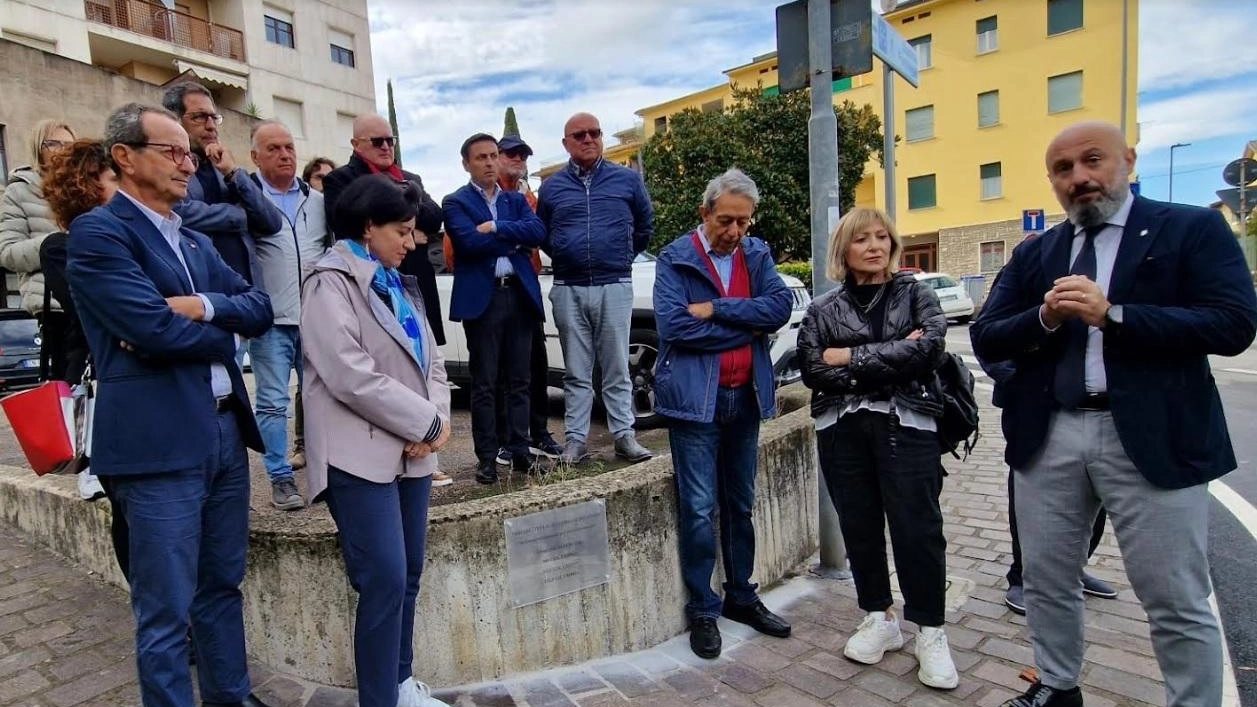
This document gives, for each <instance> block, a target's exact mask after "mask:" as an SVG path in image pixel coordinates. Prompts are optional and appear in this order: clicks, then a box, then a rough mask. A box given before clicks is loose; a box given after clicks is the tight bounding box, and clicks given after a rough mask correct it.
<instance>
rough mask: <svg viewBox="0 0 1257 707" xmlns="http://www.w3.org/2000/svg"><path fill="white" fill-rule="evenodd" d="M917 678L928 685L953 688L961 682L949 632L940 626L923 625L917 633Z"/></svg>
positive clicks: (946, 688)
mask: <svg viewBox="0 0 1257 707" xmlns="http://www.w3.org/2000/svg"><path fill="white" fill-rule="evenodd" d="M917 663H919V664H920V665H921V669H920V670H918V671H917V679H918V680H920V681H921V684H923V685H925V686H926V687H937V688H939V689H941V690H951V689H952V688H954V687H956V686H957V685H959V684H960V676H959V675H958V674H957V673H956V664H955V663H953V662H952V659H951V648H950V647H949V646H948V645H947V634H946V633H944V632H943V629H942V628H941V627H938V626H933V627H931V626H922V627H921V631H920V632H919V633H917Z"/></svg>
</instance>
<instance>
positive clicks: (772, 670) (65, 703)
mask: <svg viewBox="0 0 1257 707" xmlns="http://www.w3.org/2000/svg"><path fill="white" fill-rule="evenodd" d="M979 397H981V398H986V397H989V392H984V391H981V390H980V391H979ZM983 414H984V417H983V424H982V428H983V429H982V433H983V435H984V437H983V438H982V440H981V441H980V442H979V444H978V449H977V451H976V452H974V453H973V454H972V455H970V457H969V459H968V461H966V462H963V463H962V462H960V461H958V460H952V459H947V460H946V466H947V468H948V470H949V471H950V476H948V477H947V480H946V482H945V484H944V491H943V496H942V501H943V512H944V516H945V518H946V520H947V523H946V525H945V530H946V533H947V540H948V577H949V580H950V588H949V591H948V600H949V604H948V608H949V613H948V616H947V620H948V627H947V630H948V636H949V638H950V640H951V645H952V649H953V654H954V656H955V659H956V664H957V668H958V669H960V670H961V679H960V686H959V688H957V689H956V690H951V691H936V690H931V689H930V688H926V687H924V686H922V685H921V684H920V683H919V682H918V681H917V678H916V670H917V665H916V659H915V658H914V657H913V652H912V642H911V641H909V642H908V644H907V645H906V646H905V647H904V649H903V650H902V651H900V652H898V653H892V654H888V655H887V656H886V658H885V659H884V660H883V661H882V663H881V664H880V665H878V666H875V667H869V666H862V665H858V664H856V663H852V662H850V661H847V660H846V659H845V658H843V657H842V647H843V644H844V643H845V641H846V639H847V636H848V635H850V633H851V632H852V631H853V630H854V629H855V626H856V624H857V623H858V622H859V620H860V618H861V617H862V612H860V610H859V609H858V608H857V606H856V603H855V589H854V587H853V586H852V585H851V583H850V582H834V581H830V580H822V579H817V578H815V577H812V576H810V575H807V574H803V575H800V576H797V577H795V578H793V579H791V580H789V581H787V582H785V583H784V584H783V585H781V586H779V587H777V588H775V589H774V590H773V591H771V592H768V593H767V594H766V595H765V597H764V600H765V603H766V604H768V606H769V607H771V608H773V609H774V610H777V611H779V612H780V613H782V614H783V615H784V616H785V617H786V618H787V619H788V620H790V621H791V622H792V623H793V625H794V635H793V636H792V637H791V638H789V639H786V640H781V639H774V638H769V637H766V636H759V635H757V634H754V632H752V631H750V629H747V628H746V627H743V626H740V625H738V624H732V623H730V622H728V621H725V620H723V619H722V620H721V630H722V633H723V634H724V637H725V651H724V654H723V655H722V656H721V658H720V659H719V660H716V661H703V660H700V659H698V658H695V657H694V656H693V654H691V653H690V652H689V644H688V638H687V636H685V635H682V636H679V637H677V638H675V639H673V640H671V641H668V642H666V643H664V644H663V645H661V646H658V647H656V648H654V649H651V650H647V651H642V652H639V653H635V654H631V655H625V656H618V657H615V658H612V659H608V660H604V661H599V662H596V663H592V664H587V665H583V666H575V667H568V668H561V669H556V670H553V671H549V672H546V673H540V674H533V675H526V676H521V677H519V678H517V679H514V680H511V681H508V682H504V683H495V684H490V685H481V686H472V687H466V688H456V689H453V690H445V691H440V692H438V693H437V695H438V696H439V697H441V698H442V699H444V700H445V701H447V702H449V703H450V704H453V705H458V706H460V707H512V706H517V707H577V706H579V707H611V706H612V705H615V706H621V707H622V706H628V705H634V706H642V707H646V706H649V707H682V706H689V705H694V706H700V705H701V706H702V707H753V706H758V707H816V706H819V705H831V706H833V707H845V706H847V705H851V706H858V707H879V706H882V705H909V706H911V707H930V706H933V705H979V706H980V707H986V706H990V705H999V704H1000V703H1001V702H1002V701H1004V700H1006V699H1008V698H1010V697H1012V696H1013V695H1014V694H1017V693H1020V692H1021V691H1022V690H1024V688H1025V686H1026V683H1024V682H1022V681H1021V680H1020V679H1019V678H1018V674H1019V673H1020V672H1021V670H1022V669H1023V668H1024V667H1025V666H1027V665H1030V664H1032V662H1033V658H1032V655H1031V651H1030V648H1029V644H1028V640H1027V630H1026V626H1025V619H1024V618H1022V617H1019V616H1016V615H1015V614H1013V613H1012V612H1010V611H1008V610H1007V609H1006V608H1005V606H1004V603H1003V595H1004V588H1005V585H1004V579H1003V576H1004V572H1005V571H1006V570H1007V561H1008V557H1009V553H1010V547H1009V535H1008V519H1007V515H1006V505H1007V504H1006V496H1005V483H1006V476H1007V469H1006V467H1005V466H1004V465H1003V462H1002V455H1003V441H1002V439H1001V437H1000V432H999V418H998V411H996V410H994V409H991V408H989V407H988V408H985V409H984V410H983ZM1091 572H1092V573H1093V574H1095V575H1097V576H1099V577H1102V578H1104V579H1106V580H1109V581H1112V582H1113V583H1115V584H1116V585H1117V586H1118V587H1119V588H1120V589H1121V590H1122V592H1121V595H1120V596H1119V598H1118V599H1116V600H1103V599H1095V598H1088V599H1087V645H1088V649H1087V663H1086V665H1085V667H1084V670H1083V681H1082V682H1083V690H1084V692H1085V694H1086V699H1087V705H1088V707H1109V706H1111V705H1145V704H1154V705H1159V704H1164V693H1163V691H1162V685H1161V682H1160V680H1159V676H1160V671H1159V670H1158V668H1157V665H1156V661H1155V660H1154V658H1153V657H1152V647H1151V644H1150V643H1149V640H1148V625H1147V622H1146V621H1145V619H1144V616H1143V612H1142V610H1141V609H1140V608H1139V605H1138V603H1137V602H1136V600H1135V597H1134V594H1133V593H1132V592H1131V591H1130V588H1129V584H1128V583H1127V581H1126V576H1125V573H1124V572H1123V570H1122V564H1121V560H1120V558H1119V557H1118V551H1117V546H1116V543H1115V542H1114V540H1113V538H1112V536H1111V534H1110V535H1108V536H1106V537H1105V540H1104V542H1103V543H1102V544H1101V545H1100V548H1099V549H1098V550H1097V552H1096V558H1095V560H1094V561H1093V563H1092V566H1091ZM905 628H907V629H908V631H909V632H911V631H914V630H915V626H911V625H907V624H906V625H905ZM131 632H132V621H131V618H130V610H129V607H128V605H127V602H126V597H125V595H124V594H123V593H122V592H121V591H119V590H117V589H115V588H113V587H111V586H108V585H106V584H104V583H103V582H100V581H99V580H97V579H95V578H92V577H90V576H86V575H85V574H84V573H83V572H81V571H79V570H77V569H75V568H73V567H71V566H69V565H67V564H66V563H65V562H63V561H62V560H60V559H59V558H58V557H57V556H55V555H53V554H52V553H51V552H49V551H47V550H45V549H43V548H39V547H35V546H34V545H32V544H31V543H30V542H29V541H28V540H26V539H24V538H23V537H21V536H20V535H18V534H17V533H16V532H14V531H13V530H11V529H7V528H3V527H0V707H18V706H21V707H72V706H73V705H91V706H92V707H115V706H117V707H122V706H124V705H125V706H127V707H131V706H133V705H136V704H138V698H137V692H136V687H135V682H134V667H133V666H134V651H133V645H132V643H131V641H132V638H131V635H132V633H131ZM433 638H434V639H435V637H433ZM437 640H439V639H437ZM253 676H254V682H255V684H256V685H257V692H258V694H259V696H262V697H263V698H264V699H267V700H268V701H269V702H270V703H271V704H272V705H273V707H352V706H353V705H355V704H356V703H355V701H354V698H353V695H352V693H350V692H349V691H346V690H341V689H335V688H328V687H321V686H316V685H312V684H309V683H304V682H302V681H299V680H294V679H291V678H289V677H287V676H283V675H279V674H276V673H273V672H272V671H270V670H268V669H266V668H264V667H263V666H255V667H254V668H253Z"/></svg>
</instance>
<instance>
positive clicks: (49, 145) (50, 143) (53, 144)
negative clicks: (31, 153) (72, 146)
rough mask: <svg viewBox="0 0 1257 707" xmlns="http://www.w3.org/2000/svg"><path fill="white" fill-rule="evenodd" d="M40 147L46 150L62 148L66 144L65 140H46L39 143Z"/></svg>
mask: <svg viewBox="0 0 1257 707" xmlns="http://www.w3.org/2000/svg"><path fill="white" fill-rule="evenodd" d="M39 146H40V148H42V149H44V150H60V149H62V148H64V147H65V146H66V142H65V141H64V140H44V141H43V142H41V143H39Z"/></svg>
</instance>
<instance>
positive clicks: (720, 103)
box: [703, 98, 725, 113]
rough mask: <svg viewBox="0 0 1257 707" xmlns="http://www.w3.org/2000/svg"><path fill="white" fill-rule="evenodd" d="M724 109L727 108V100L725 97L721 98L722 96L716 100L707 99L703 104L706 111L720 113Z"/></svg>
mask: <svg viewBox="0 0 1257 707" xmlns="http://www.w3.org/2000/svg"><path fill="white" fill-rule="evenodd" d="M724 109H725V102H724V100H723V99H720V98H717V99H716V100H714V101H707V102H706V103H704V104H703V112H704V113H719V112H720V111H722V110H724Z"/></svg>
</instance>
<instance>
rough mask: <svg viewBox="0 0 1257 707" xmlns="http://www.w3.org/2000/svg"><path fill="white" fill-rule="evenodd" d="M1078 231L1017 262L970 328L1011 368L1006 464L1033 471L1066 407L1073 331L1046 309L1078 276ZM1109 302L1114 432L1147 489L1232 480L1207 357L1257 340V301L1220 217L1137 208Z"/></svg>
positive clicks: (1064, 229)
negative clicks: (1065, 357)
mask: <svg viewBox="0 0 1257 707" xmlns="http://www.w3.org/2000/svg"><path fill="white" fill-rule="evenodd" d="M1073 237H1074V227H1073V224H1071V223H1069V222H1068V221H1066V222H1064V223H1062V224H1060V225H1058V226H1056V227H1054V228H1052V229H1051V230H1050V231H1048V232H1047V233H1045V234H1044V235H1043V236H1042V237H1040V238H1038V239H1036V240H1034V241H1032V242H1029V243H1025V244H1023V245H1021V246H1019V247H1017V249H1016V250H1014V251H1013V256H1012V258H1011V259H1010V260H1009V261H1008V264H1007V265H1006V266H1005V267H1004V271H1003V273H1002V274H1001V276H1000V278H999V281H998V282H997V283H996V284H995V286H994V287H993V288H992V290H991V294H990V295H989V297H988V298H987V300H986V303H985V304H984V305H983V306H982V312H981V313H980V314H979V315H978V319H977V321H975V322H974V324H973V326H972V327H971V328H970V335H971V337H972V339H973V348H974V353H975V354H976V355H977V356H978V358H980V359H983V360H985V361H987V362H997V361H1012V362H1013V363H1014V364H1015V367H1016V368H1015V371H1014V372H1013V374H1012V377H1011V378H1010V379H1009V380H1007V381H1005V382H1004V384H1003V388H1004V391H1003V392H1004V396H1003V398H1004V399H1003V401H1002V402H1003V403H1004V414H1003V428H1004V437H1005V439H1006V440H1007V443H1008V444H1007V447H1006V449H1005V454H1004V456H1005V459H1006V461H1007V462H1008V464H1009V465H1010V466H1012V467H1015V468H1020V467H1024V466H1025V465H1026V464H1027V463H1028V462H1029V461H1030V460H1031V459H1032V458H1033V457H1034V455H1035V453H1036V452H1038V451H1039V448H1040V447H1042V446H1043V442H1044V438H1045V436H1046V433H1047V426H1048V421H1049V418H1050V416H1051V414H1052V412H1053V410H1054V409H1055V407H1056V405H1055V402H1054V400H1053V390H1054V383H1053V378H1054V376H1055V371H1056V363H1057V361H1058V360H1059V359H1060V357H1061V355H1062V351H1063V348H1064V336H1063V334H1062V333H1061V332H1062V331H1063V330H1061V329H1058V330H1057V331H1056V332H1052V333H1049V332H1047V331H1046V330H1044V328H1043V326H1042V324H1041V323H1040V321H1039V305H1041V304H1042V303H1043V296H1044V293H1046V292H1047V291H1048V290H1050V289H1052V283H1053V281H1054V280H1056V278H1059V277H1063V276H1065V275H1067V274H1068V273H1069V269H1070V262H1069V256H1070V245H1071V243H1072V241H1073ZM1108 299H1109V301H1110V302H1111V303H1113V304H1120V305H1122V318H1123V323H1122V324H1121V325H1120V326H1119V327H1117V328H1116V329H1109V328H1106V329H1105V330H1104V369H1105V374H1106V376H1107V379H1108V392H1109V398H1110V401H1111V406H1112V411H1113V421H1114V424H1115V425H1116V426H1117V432H1118V436H1119V437H1120V439H1121V441H1122V447H1123V448H1124V449H1125V451H1126V455H1127V456H1128V457H1129V458H1130V459H1131V461H1132V462H1134V464H1135V466H1136V467H1137V468H1138V469H1139V471H1140V473H1142V474H1143V475H1144V476H1145V477H1146V478H1147V479H1148V481H1150V482H1152V483H1153V484H1156V485H1157V486H1160V487H1162V488H1168V489H1177V488H1186V487H1188V486H1194V485H1196V484H1201V483H1205V482H1207V481H1210V480H1212V479H1215V478H1217V477H1219V476H1222V475H1223V474H1226V473H1227V472H1229V471H1231V470H1233V469H1234V468H1235V466H1236V464H1235V453H1234V451H1233V450H1232V448H1231V439H1230V436H1229V434H1228V433H1227V427H1226V420H1225V418H1224V417H1223V412H1222V401H1221V399H1220V398H1219V396H1218V391H1217V387H1216V386H1215V385H1214V381H1213V375H1212V374H1211V372H1210V369H1209V360H1208V356H1209V355H1210V354H1216V355H1220V356H1234V355H1236V354H1238V353H1240V352H1242V351H1244V350H1245V349H1247V348H1248V346H1249V345H1250V344H1251V343H1252V342H1253V337H1254V334H1257V297H1255V296H1254V292H1253V281H1252V276H1251V275H1250V274H1249V271H1248V265H1247V264H1246V263H1245V261H1244V254H1243V252H1242V251H1241V250H1240V247H1239V244H1238V243H1237V242H1236V239H1235V234H1234V233H1232V232H1231V229H1230V227H1228V226H1227V224H1226V221H1225V220H1224V219H1223V218H1222V216H1221V215H1220V214H1218V213H1215V212H1213V211H1211V210H1209V209H1203V208H1199V207H1194V206H1182V205H1178V204H1167V203H1163V202H1159V201H1152V200H1150V199H1144V198H1136V199H1135V202H1134V204H1133V205H1132V207H1131V210H1130V216H1129V218H1127V220H1126V228H1125V230H1124V231H1123V232H1122V240H1121V245H1120V246H1119V247H1118V251H1117V260H1116V262H1115V263H1114V266H1113V276H1112V279H1111V281H1110V284H1109V293H1108Z"/></svg>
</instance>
